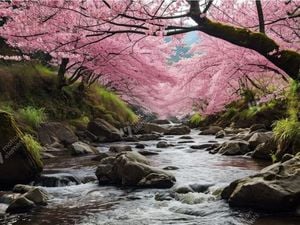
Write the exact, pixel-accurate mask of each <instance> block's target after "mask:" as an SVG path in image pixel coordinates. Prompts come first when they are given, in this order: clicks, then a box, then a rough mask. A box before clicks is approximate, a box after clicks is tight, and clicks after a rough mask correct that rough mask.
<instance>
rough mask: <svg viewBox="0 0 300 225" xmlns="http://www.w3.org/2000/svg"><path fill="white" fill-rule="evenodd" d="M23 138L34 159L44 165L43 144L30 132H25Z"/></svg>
mask: <svg viewBox="0 0 300 225" xmlns="http://www.w3.org/2000/svg"><path fill="white" fill-rule="evenodd" d="M22 140H23V141H24V143H25V145H26V147H27V149H28V151H29V152H30V153H31V155H32V157H33V158H34V160H35V161H36V162H37V163H38V164H39V166H40V167H42V166H43V163H42V161H41V151H42V146H41V145H40V144H39V143H38V142H37V141H36V140H35V139H34V138H33V137H32V136H31V135H29V134H25V135H24V136H23V137H22Z"/></svg>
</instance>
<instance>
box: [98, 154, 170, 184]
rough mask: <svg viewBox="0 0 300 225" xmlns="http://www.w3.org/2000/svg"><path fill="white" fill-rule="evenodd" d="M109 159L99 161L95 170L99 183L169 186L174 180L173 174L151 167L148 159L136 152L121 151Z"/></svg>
mask: <svg viewBox="0 0 300 225" xmlns="http://www.w3.org/2000/svg"><path fill="white" fill-rule="evenodd" d="M111 160H112V161H110V162H107V161H104V160H102V161H101V162H100V165H99V166H98V168H97V171H96V176H97V178H98V181H99V184H116V185H123V186H134V187H140V188H169V187H171V186H173V185H174V184H175V182H176V180H175V177H174V176H173V175H171V174H169V173H166V172H165V171H163V170H160V169H157V168H154V167H151V166H150V165H149V162H148V160H147V159H146V158H145V157H144V156H142V155H140V154H138V153H137V152H123V153H120V154H118V155H117V156H115V157H111Z"/></svg>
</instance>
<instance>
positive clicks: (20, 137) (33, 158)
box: [0, 111, 43, 187]
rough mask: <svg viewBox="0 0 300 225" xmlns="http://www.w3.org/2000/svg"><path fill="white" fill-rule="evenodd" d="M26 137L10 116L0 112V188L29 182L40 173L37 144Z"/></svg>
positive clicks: (41, 165) (40, 166) (41, 166)
mask: <svg viewBox="0 0 300 225" xmlns="http://www.w3.org/2000/svg"><path fill="white" fill-rule="evenodd" d="M28 137H29V136H28V135H24V134H23V133H22V132H21V131H20V129H19V128H18V127H17V125H16V122H15V121H14V119H13V117H12V115H10V114H9V113H7V112H4V111H0V187H9V186H12V185H15V184H17V183H27V182H30V181H31V180H33V179H34V178H35V177H36V176H37V175H38V174H39V173H40V172H41V171H42V169H43V164H42V162H41V159H40V156H39V150H40V149H39V144H38V143H36V142H35V141H34V139H31V140H30V142H29V141H28V140H29V138H28Z"/></svg>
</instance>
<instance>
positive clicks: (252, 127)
mask: <svg viewBox="0 0 300 225" xmlns="http://www.w3.org/2000/svg"><path fill="white" fill-rule="evenodd" d="M260 129H266V125H264V124H253V125H252V126H251V127H250V133H251V132H253V131H257V130H260Z"/></svg>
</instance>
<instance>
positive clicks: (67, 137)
mask: <svg viewBox="0 0 300 225" xmlns="http://www.w3.org/2000/svg"><path fill="white" fill-rule="evenodd" d="M38 139H39V141H40V143H41V144H42V145H52V144H54V143H56V142H59V143H61V144H63V145H65V146H68V145H70V144H73V143H74V142H76V141H78V137H77V136H76V135H75V133H74V132H73V131H72V129H71V128H70V127H69V126H67V125H65V124H63V123H58V122H49V123H43V124H41V126H40V127H39V129H38Z"/></svg>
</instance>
